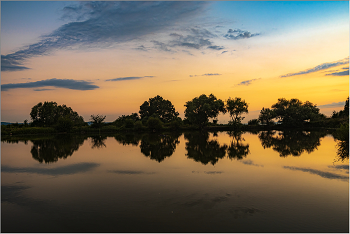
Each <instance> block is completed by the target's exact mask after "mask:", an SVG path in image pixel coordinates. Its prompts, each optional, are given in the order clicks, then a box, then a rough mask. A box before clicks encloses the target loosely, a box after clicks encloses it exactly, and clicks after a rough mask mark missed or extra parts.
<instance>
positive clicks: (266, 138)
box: [259, 131, 326, 157]
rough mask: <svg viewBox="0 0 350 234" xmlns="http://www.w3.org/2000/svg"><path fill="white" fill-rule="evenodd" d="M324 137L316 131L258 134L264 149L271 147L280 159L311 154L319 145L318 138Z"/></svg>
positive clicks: (323, 134)
mask: <svg viewBox="0 0 350 234" xmlns="http://www.w3.org/2000/svg"><path fill="white" fill-rule="evenodd" d="M325 135H326V134H325V133H323V132H316V131H312V132H305V131H284V132H276V131H268V132H265V131H264V132H261V133H260V134H259V139H260V141H261V145H262V146H263V147H264V149H265V148H271V147H272V149H273V150H274V151H277V152H278V153H279V154H280V156H281V157H287V156H289V155H292V156H300V155H301V154H302V153H303V152H307V153H311V152H313V151H314V150H315V149H317V147H318V146H319V145H320V138H321V137H324V136H325Z"/></svg>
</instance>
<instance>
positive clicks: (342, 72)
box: [326, 68, 349, 76]
mask: <svg viewBox="0 0 350 234" xmlns="http://www.w3.org/2000/svg"><path fill="white" fill-rule="evenodd" d="M343 69H344V68H343ZM326 76H349V68H348V70H346V71H341V72H333V73H330V74H326Z"/></svg>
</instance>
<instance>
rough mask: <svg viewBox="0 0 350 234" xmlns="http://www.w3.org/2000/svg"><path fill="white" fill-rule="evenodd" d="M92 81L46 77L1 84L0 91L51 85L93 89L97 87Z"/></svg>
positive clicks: (75, 88)
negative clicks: (25, 81) (31, 80)
mask: <svg viewBox="0 0 350 234" xmlns="http://www.w3.org/2000/svg"><path fill="white" fill-rule="evenodd" d="M91 83H92V82H89V81H84V80H71V79H56V78H53V79H48V80H41V81H35V82H27V83H17V84H12V83H11V84H3V85H1V91H8V90H9V89H19V88H40V87H47V86H53V87H56V88H66V89H74V90H93V89H97V88H99V87H98V86H97V85H93V84H91ZM37 91H38V90H37Z"/></svg>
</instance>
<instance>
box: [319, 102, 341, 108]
mask: <svg viewBox="0 0 350 234" xmlns="http://www.w3.org/2000/svg"><path fill="white" fill-rule="evenodd" d="M344 105H345V102H333V103H330V104H325V105H320V106H318V107H319V108H330V107H343V106H344Z"/></svg>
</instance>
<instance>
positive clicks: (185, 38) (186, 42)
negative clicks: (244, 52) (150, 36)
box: [152, 27, 225, 55]
mask: <svg viewBox="0 0 350 234" xmlns="http://www.w3.org/2000/svg"><path fill="white" fill-rule="evenodd" d="M183 33H184V34H185V35H183V34H179V33H170V34H169V36H170V37H171V38H172V39H170V40H168V41H167V42H160V41H152V42H153V43H154V45H155V48H157V49H160V50H162V51H172V52H174V50H172V49H169V48H173V49H174V48H176V47H185V48H187V49H195V50H201V49H212V50H222V49H224V48H225V47H223V46H218V45H214V44H213V42H212V41H210V39H211V38H215V37H217V36H216V35H215V34H213V33H212V32H210V31H209V30H207V29H203V28H199V27H194V28H189V29H186V30H183ZM186 52H187V51H186ZM191 55H192V54H191Z"/></svg>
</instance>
